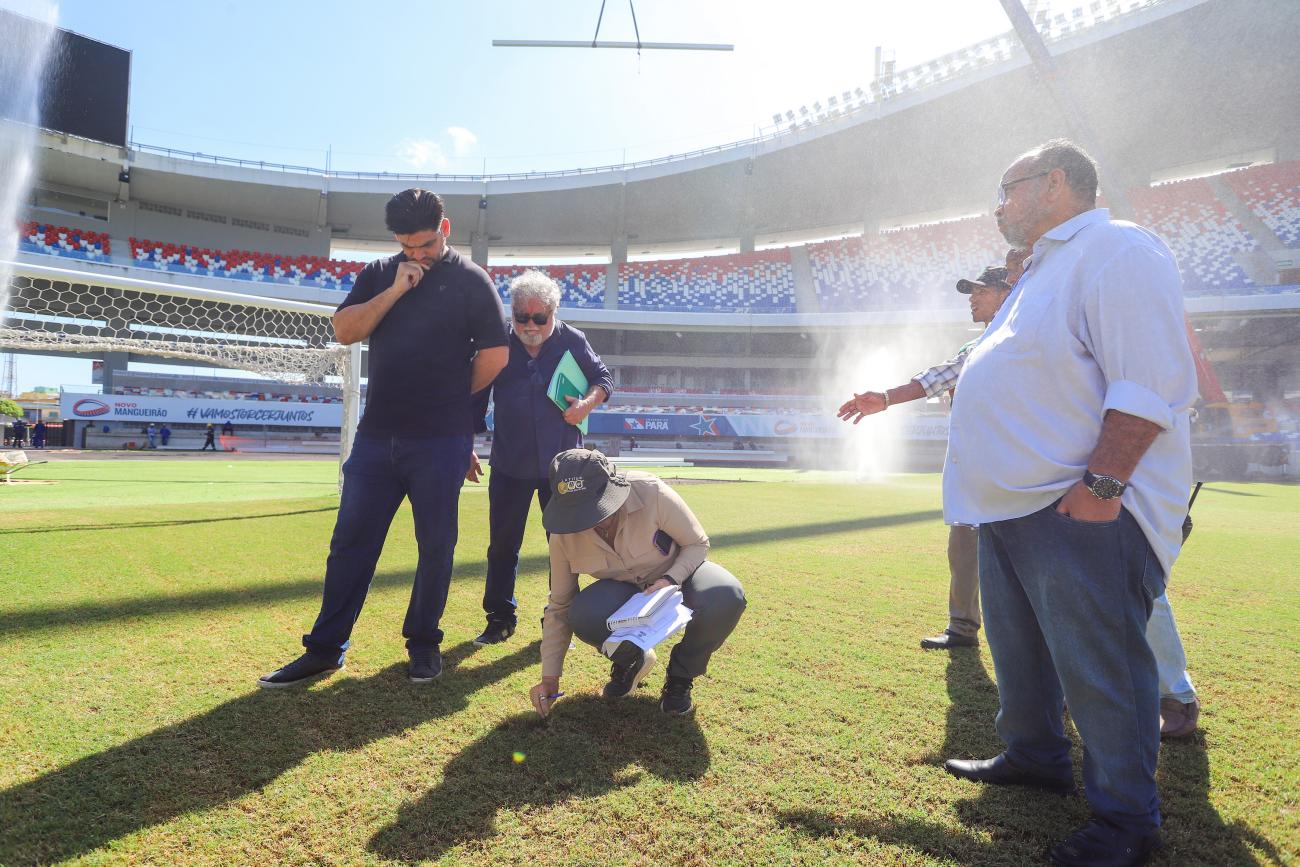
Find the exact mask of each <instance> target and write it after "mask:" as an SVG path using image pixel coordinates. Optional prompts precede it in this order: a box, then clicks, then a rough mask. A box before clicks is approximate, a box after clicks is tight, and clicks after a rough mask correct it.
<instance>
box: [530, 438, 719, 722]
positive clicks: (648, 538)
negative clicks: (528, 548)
mask: <svg viewBox="0 0 1300 867" xmlns="http://www.w3.org/2000/svg"><path fill="white" fill-rule="evenodd" d="M550 484H551V499H550V502H548V503H547V504H546V508H545V509H544V510H543V512H542V526H543V527H545V528H546V530H547V531H548V532H549V533H550V534H551V543H550V544H551V597H550V601H549V602H548V604H547V606H546V613H545V615H544V616H543V618H542V680H541V683H539V684H537V685H536V686H534V687H533V688H532V691H531V693H530V697H531V698H532V702H533V707H534V708H536V709H537V712H538V713H539V714H541V715H542V716H546V715H547V714H549V713H550V712H551V705H552V704H553V703H554V702H555V700H556V699H557V698H558V697H559V695H560V672H561V669H562V668H563V666H564V654H565V652H566V651H567V650H568V649H569V639H570V637H571V636H573V635H576V636H577V637H578V638H579V639H580V640H582V641H583V642H584V643H586V644H590V645H591V646H592V647H595V648H598V649H599V648H603V646H604V645H605V643H606V639H608V638H609V635H610V632H609V628H608V627H607V626H606V625H605V621H606V620H607V619H609V616H610V615H611V614H613V613H614V612H615V611H617V610H618V609H619V607H620V606H622V605H623V604H624V603H625V602H627V600H628V599H630V598H632V595H633V594H635V593H638V592H644V593H647V594H648V593H652V592H654V591H655V590H658V589H659V588H661V587H668V586H671V585H673V584H677V585H680V586H681V588H682V596H683V601H684V602H685V604H686V607H687V608H690V609H691V610H692V611H693V612H694V616H693V617H692V618H691V621H690V623H688V624H687V625H686V632H685V635H684V636H683V637H682V640H681V641H680V642H679V643H678V644H677V646H676V647H674V648H673V652H672V656H671V658H670V660H669V663H668V678H667V680H666V682H665V683H664V688H663V694H662V696H661V697H660V701H659V707H660V708H661V709H662V710H663V712H664V713H668V714H677V715H680V714H686V713H690V712H691V711H692V710H694V707H695V706H694V704H692V702H691V684H692V682H693V681H694V679H695V678H696V677H698V676H700V675H702V674H704V672H705V670H706V669H707V668H708V666H709V658H710V657H711V656H713V653H714V651H716V650H717V649H718V648H719V647H721V646H722V643H723V642H724V641H726V640H727V636H728V635H730V634H731V631H732V630H733V629H735V628H736V624H737V623H738V622H739V621H740V615H741V614H743V613H744V611H745V591H744V589H743V588H742V587H741V586H740V582H739V581H737V580H736V578H735V576H733V575H732V574H731V573H730V572H728V571H727V570H726V569H723V568H722V567H721V566H719V565H718V564H717V563H710V562H708V561H706V560H705V559H704V558H705V555H707V554H708V550H709V537H708V536H707V535H705V533H704V528H703V527H701V526H700V522H699V521H698V520H696V518H695V515H694V514H693V513H692V512H691V510H690V508H689V507H688V506H687V505H686V503H685V502H684V501H683V500H682V498H681V497H680V496H678V494H677V492H676V491H674V490H673V489H672V488H670V487H668V485H666V484H664V483H663V482H662V481H660V480H659V478H658V477H656V476H653V475H651V474H650V473H642V472H636V471H632V472H628V473H626V474H623V473H620V472H618V470H617V468H616V467H615V466H614V465H613V464H611V463H610V462H609V459H608V458H606V457H605V456H604V455H603V454H601V453H600V452H598V451H588V450H586V449H569V450H568V451H564V452H560V453H559V454H558V455H556V456H555V459H554V460H553V461H551V467H550ZM579 574H586V575H591V576H592V577H594V578H595V579H597V580H596V581H594V582H593V583H591V584H588V585H587V586H586V587H584V588H582V590H581V591H579V588H578V575H579ZM606 650H607V651H608V655H609V658H610V660H611V661H612V663H613V666H612V667H611V670H610V674H609V683H607V684H605V688H604V691H603V693H602V694H603V695H604V697H605V698H607V699H616V698H622V697H623V696H625V695H627V694H628V693H630V692H631V691H632V690H633V689H635V688H636V686H637V684H639V683H640V682H641V680H642V679H643V678H644V677H645V676H646V674H647V673H648V672H649V671H650V669H651V668H652V667H654V664H655V653H654V651H653V650H647V651H642V650H641V648H640V647H637V646H636V645H635V644H633V643H632V642H630V641H624V642H621V643H620V644H619V645H618V646H617V647H612V648H607V649H606Z"/></svg>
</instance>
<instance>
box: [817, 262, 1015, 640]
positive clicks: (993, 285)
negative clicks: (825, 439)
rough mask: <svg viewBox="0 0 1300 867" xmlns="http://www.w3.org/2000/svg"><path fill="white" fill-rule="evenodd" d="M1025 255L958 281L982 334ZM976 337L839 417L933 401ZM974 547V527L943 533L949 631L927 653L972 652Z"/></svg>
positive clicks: (860, 397) (976, 594) (865, 396)
mask: <svg viewBox="0 0 1300 867" xmlns="http://www.w3.org/2000/svg"><path fill="white" fill-rule="evenodd" d="M1028 255H1029V251H1028V250H1011V251H1009V252H1008V253H1007V259H1006V262H1007V264H1006V267H1005V268H1003V267H998V266H990V267H988V268H985V269H984V272H983V273H982V274H980V275H979V277H977V278H976V279H974V280H958V281H957V291H958V292H961V293H962V294H964V295H969V296H970V316H971V320H972V321H974V322H982V323H984V326H985V327H986V328H987V327H988V324H989V323H990V322H992V321H993V317H994V316H996V315H997V312H998V309H999V308H1001V307H1002V302H1004V301H1006V300H1007V297H1008V296H1009V295H1010V294H1011V287H1012V286H1014V285H1015V282H1016V281H1017V280H1019V279H1020V275H1021V274H1022V273H1024V264H1023V263H1024V260H1025V258H1026V257H1027V256H1028ZM979 340H980V338H979V337H976V338H975V339H974V340H971V341H969V342H968V343H966V344H965V345H964V346H962V347H961V349H958V350H957V354H956V355H954V356H953V357H952V358H950V359H948V360H947V361H945V362H944V363H943V364H936V365H935V366H934V367H931V368H929V369H928V370H923V371H921V372H920V373H918V374H917V375H916V376H914V377H912V379H911V380H910V381H909V382H908V383H907V384H906V385H900V386H897V387H895V388H891V389H887V390H886V391H883V392H881V391H868V392H864V393H862V394H855V395H853V399H852V400H849V401H845V403H844V405H843V406H841V407H840V411H839V417H840V418H841V419H843V420H845V421H852V422H853V423H854V424H857V423H858V422H860V421H861V420H862V419H864V418H865V417H867V416H869V415H873V414H875V413H878V412H882V411H884V410H885V409H887V408H888V407H889V406H890V404H895V403H906V402H907V401H910V400H920V399H921V398H925V397H937V396H938V395H940V394H942V393H943V392H945V391H950V390H952V389H953V387H955V386H956V385H957V377H959V376H960V375H961V369H962V365H964V364H965V363H966V356H967V355H969V354H970V351H971V349H972V348H973V347H974V346H975V344H976V343H978V342H979ZM978 555H979V546H978V533H977V531H976V528H975V527H970V526H967V525H965V524H953V525H951V526H950V527H949V528H948V570H949V573H950V575H951V579H950V581H949V583H948V628H947V629H945V630H944V631H943V634H941V635H934V636H930V637H928V638H923V639H921V646H922V647H924V648H926V649H927V650H948V649H951V648H954V647H974V646H975V645H976V644H978V643H979V642H978V641H977V639H976V638H975V635H976V633H977V632H979V628H980V583H979V558H978Z"/></svg>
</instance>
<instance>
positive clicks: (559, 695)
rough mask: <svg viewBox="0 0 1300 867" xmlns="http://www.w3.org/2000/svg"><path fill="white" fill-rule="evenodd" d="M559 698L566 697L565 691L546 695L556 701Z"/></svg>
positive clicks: (548, 698)
mask: <svg viewBox="0 0 1300 867" xmlns="http://www.w3.org/2000/svg"><path fill="white" fill-rule="evenodd" d="M557 698H564V693H562V692H557V693H556V694H555V695H548V696H546V700H547V701H555V700H556V699H557Z"/></svg>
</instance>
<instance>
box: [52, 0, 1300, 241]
mask: <svg viewBox="0 0 1300 867" xmlns="http://www.w3.org/2000/svg"><path fill="white" fill-rule="evenodd" d="M1129 5H1130V7H1131V8H1133V11H1131V12H1129V13H1127V14H1124V15H1121V16H1119V17H1116V18H1114V19H1111V20H1106V21H1102V22H1101V23H1098V24H1095V25H1093V26H1091V27H1087V28H1078V29H1075V30H1070V29H1069V28H1068V27H1067V28H1066V31H1065V32H1064V34H1063V35H1060V37H1059V38H1057V39H1055V41H1053V42H1051V43H1050V50H1051V51H1052V53H1053V55H1054V56H1055V58H1056V61H1057V64H1058V67H1059V69H1060V70H1061V74H1062V75H1064V76H1067V77H1068V78H1069V79H1070V80H1071V81H1072V82H1073V83H1074V85H1075V88H1076V90H1077V92H1078V95H1079V97H1080V103H1081V105H1082V108H1083V110H1084V111H1085V112H1086V113H1087V114H1088V116H1089V119H1090V120H1091V122H1092V126H1093V129H1094V131H1095V133H1096V135H1097V136H1098V138H1099V140H1100V141H1102V142H1104V143H1105V146H1106V148H1107V151H1108V155H1109V157H1110V161H1111V163H1112V165H1114V166H1117V167H1120V170H1121V171H1122V172H1123V174H1124V177H1123V178H1121V179H1119V181H1120V183H1123V184H1124V185H1125V186H1126V187H1129V186H1142V185H1145V184H1146V183H1147V182H1148V180H1149V178H1150V177H1151V175H1152V174H1153V173H1154V172H1157V171H1159V170H1161V169H1164V168H1167V167H1169V166H1173V165H1182V164H1188V163H1193V162H1196V161H1203V160H1206V159H1213V158H1216V157H1221V156H1222V157H1227V156H1229V155H1232V154H1237V153H1243V152H1247V151H1259V150H1261V149H1271V151H1272V152H1273V153H1274V155H1275V159H1277V160H1294V159H1297V158H1300V102H1298V101H1297V100H1296V99H1295V98H1294V95H1295V94H1296V93H1300V64H1296V63H1294V61H1293V60H1292V57H1293V51H1294V46H1295V44H1297V43H1298V42H1300V16H1296V15H1295V14H1294V10H1293V9H1292V8H1290V4H1279V3H1275V2H1271V0H1218V2H1207V0H1162V2H1156V3H1146V4H1138V3H1132V4H1129ZM909 75H910V73H908V72H907V71H903V72H900V73H899V74H898V76H899V80H910V79H909ZM917 80H918V81H920V79H917ZM1063 128H1064V124H1063V122H1062V118H1061V117H1060V115H1059V113H1058V110H1057V108H1056V107H1055V105H1054V104H1053V103H1052V101H1051V100H1050V99H1049V98H1048V97H1047V94H1046V91H1045V89H1044V88H1043V87H1042V85H1041V83H1040V82H1038V81H1037V80H1036V77H1035V74H1034V72H1033V69H1032V67H1031V65H1030V63H1029V59H1028V57H1027V56H1026V55H1025V54H1024V53H1023V52H1020V51H1014V50H1008V51H1007V52H1006V56H1005V57H1002V58H1001V59H999V56H998V55H996V54H995V55H992V56H991V57H990V58H988V59H986V61H985V62H982V63H980V64H973V65H972V66H971V68H970V70H969V71H966V72H962V73H960V74H955V75H950V76H948V77H938V78H936V79H935V80H934V81H933V82H932V83H929V84H928V85H927V86H917V87H915V88H912V89H908V88H907V87H900V88H899V92H897V93H896V94H894V95H892V96H889V97H888V98H884V97H882V98H880V99H876V100H874V101H870V102H868V103H866V104H865V105H864V106H862V107H861V108H860V110H854V111H852V112H847V113H841V114H840V115H839V116H836V117H830V116H827V117H826V118H825V119H824V120H823V121H822V122H820V123H816V124H811V125H798V126H795V127H794V128H792V129H788V130H784V131H781V132H779V133H775V134H772V135H769V136H767V137H764V138H760V139H755V140H751V141H748V142H743V143H735V144H731V145H720V146H718V147H716V148H711V149H708V150H705V151H699V152H695V153H691V154H678V155H674V156H671V157H665V158H663V159H660V160H652V161H646V162H641V163H636V164H631V165H626V166H614V167H604V168H596V169H578V168H575V169H572V170H568V171H563V172H544V173H530V174H523V175H485V176H467V175H404V174H387V173H375V174H363V173H343V172H324V171H318V170H314V169H311V168H308V167H291V166H279V165H275V164H269V163H255V162H249V161H246V160H243V161H241V160H225V159H221V158H218V157H210V156H204V155H199V154H182V153H179V152H174V151H168V150H165V149H155V148H150V147H147V146H134V147H130V148H126V149H119V148H115V147H110V146H107V145H103V144H99V143H96V142H90V141H84V140H77V139H70V138H68V137H61V136H58V135H57V134H48V133H47V134H45V135H44V136H43V137H42V141H41V145H42V154H41V162H40V168H39V175H40V180H39V183H40V184H41V185H44V186H47V187H49V188H51V189H56V190H61V191H64V192H67V193H69V194H77V195H84V196H88V197H99V198H101V199H104V200H107V201H115V200H124V199H131V200H136V201H145V202H151V203H158V204H162V205H175V206H190V207H193V206H196V205H201V207H202V208H203V209H204V210H205V211H208V212H212V213H216V214H220V215H227V216H229V217H233V218H240V219H245V220H254V221H260V222H273V223H276V224H280V223H283V224H285V225H289V226H300V227H305V228H314V229H316V230H318V231H322V232H323V231H328V232H329V233H330V234H331V235H332V237H333V238H334V239H335V240H336V242H340V243H343V244H346V243H348V242H351V243H357V244H365V243H367V242H387V241H388V240H389V238H388V235H387V233H386V232H385V231H384V227H383V225H382V219H381V217H382V211H383V208H382V206H383V203H384V201H385V199H386V198H387V197H388V196H389V195H391V194H392V193H393V192H396V191H398V190H400V189H404V188H406V187H409V186H417V185H418V186H426V187H429V188H433V189H436V190H437V191H438V192H440V193H441V194H443V195H444V197H445V198H446V200H447V202H448V211H449V214H450V216H451V217H452V222H453V239H452V240H453V243H456V244H459V245H462V246H464V247H466V248H474V247H475V246H479V247H482V248H484V249H491V250H492V251H493V253H494V254H497V253H500V252H502V251H507V250H514V249H528V250H531V251H545V253H544V255H554V256H557V257H558V256H567V255H577V254H580V253H582V252H585V251H589V250H591V249H605V250H608V249H610V248H611V247H614V248H616V249H617V248H619V246H620V245H622V249H623V250H624V251H626V250H627V249H629V248H631V249H634V250H639V249H641V248H642V247H653V246H655V245H677V246H678V247H679V248H693V249H705V248H707V247H708V246H711V245H713V244H716V243H717V242H719V241H720V240H722V239H730V240H732V241H736V240H740V241H741V242H742V243H743V242H744V241H745V240H746V239H747V240H748V242H749V243H750V244H754V243H757V244H759V245H762V244H764V243H767V242H769V241H771V240H773V239H782V240H784V241H794V240H799V239H807V238H813V237H818V236H819V235H818V233H819V232H822V231H823V230H824V229H825V228H826V227H832V226H834V227H845V226H849V227H852V226H858V227H862V226H866V227H868V228H870V227H873V226H878V225H881V224H887V223H888V222H889V221H890V220H892V219H895V218H897V217H899V216H900V215H907V214H919V213H929V214H939V215H942V214H949V215H957V214H969V213H980V212H988V211H989V210H990V209H991V207H992V197H993V189H994V185H995V181H996V179H997V177H998V176H999V175H1000V173H1001V171H1002V170H1003V168H1005V166H1006V165H1007V164H1008V162H1009V161H1010V160H1011V159H1012V158H1014V156H1015V155H1016V154H1018V153H1020V152H1022V151H1023V150H1025V149H1026V148H1028V147H1031V146H1033V145H1034V144H1036V143H1038V142H1040V141H1042V140H1044V139H1047V138H1050V137H1053V136H1056V135H1059V134H1061V132H1062V131H1063ZM124 171H129V175H123V174H122V173H123V172H124ZM123 177H126V178H129V184H128V183H123V181H122V178H123Z"/></svg>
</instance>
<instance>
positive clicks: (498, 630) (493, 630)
mask: <svg viewBox="0 0 1300 867" xmlns="http://www.w3.org/2000/svg"><path fill="white" fill-rule="evenodd" d="M514 634H515V625H514V624H513V623H502V622H501V621H499V620H489V621H488V625H487V629H484V630H483V634H482V635H480V636H479V637H478V638H475V639H474V644H475V645H476V646H478V647H486V646H488V645H489V644H500V643H501V642H503V641H505V640H506V639H507V638H509V637H510V636H512V635H514Z"/></svg>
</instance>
